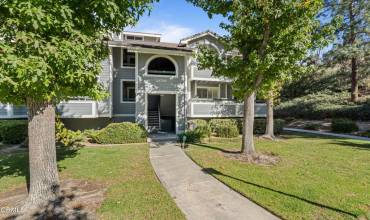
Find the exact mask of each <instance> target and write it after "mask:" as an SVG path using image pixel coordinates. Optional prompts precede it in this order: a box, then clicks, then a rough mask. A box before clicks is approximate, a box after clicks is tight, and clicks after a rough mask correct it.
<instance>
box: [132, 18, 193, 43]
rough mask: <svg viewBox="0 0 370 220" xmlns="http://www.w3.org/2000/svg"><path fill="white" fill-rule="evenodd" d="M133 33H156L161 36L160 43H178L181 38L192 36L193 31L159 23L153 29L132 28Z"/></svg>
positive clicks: (175, 25) (179, 26)
mask: <svg viewBox="0 0 370 220" xmlns="http://www.w3.org/2000/svg"><path fill="white" fill-rule="evenodd" d="M132 30H134V31H140V32H148V33H157V34H162V38H161V41H162V42H173V43H178V42H179V41H180V40H181V39H182V38H184V37H188V36H190V35H192V34H194V32H195V31H194V30H193V29H192V28H189V27H185V26H181V25H177V24H170V23H167V22H159V24H157V26H156V27H155V28H153V27H150V28H140V26H139V27H137V28H133V29H132Z"/></svg>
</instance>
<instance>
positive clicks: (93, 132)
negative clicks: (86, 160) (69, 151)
mask: <svg viewBox="0 0 370 220" xmlns="http://www.w3.org/2000/svg"><path fill="white" fill-rule="evenodd" d="M97 134H98V130H95V129H86V130H84V131H83V133H82V135H83V136H84V137H85V138H87V139H89V140H90V141H94V140H95V137H96V135H97Z"/></svg>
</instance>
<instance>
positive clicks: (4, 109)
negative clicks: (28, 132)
mask: <svg viewBox="0 0 370 220" xmlns="http://www.w3.org/2000/svg"><path fill="white" fill-rule="evenodd" d="M56 111H57V112H58V113H59V114H60V116H61V117H62V118H96V117H98V116H99V113H103V112H105V111H106V110H103V108H99V106H98V103H97V102H95V101H69V102H62V103H60V104H58V105H57V107H56ZM15 118H27V108H26V107H25V106H15V105H9V104H1V103H0V119H15Z"/></svg>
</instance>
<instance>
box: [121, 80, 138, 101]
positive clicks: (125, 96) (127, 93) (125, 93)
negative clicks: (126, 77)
mask: <svg viewBox="0 0 370 220" xmlns="http://www.w3.org/2000/svg"><path fill="white" fill-rule="evenodd" d="M121 83H122V85H121V92H122V102H134V101H135V98H136V91H135V82H134V81H122V82H121Z"/></svg>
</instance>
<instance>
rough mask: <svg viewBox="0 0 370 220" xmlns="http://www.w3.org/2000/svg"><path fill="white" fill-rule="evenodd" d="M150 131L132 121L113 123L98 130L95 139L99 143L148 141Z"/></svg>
mask: <svg viewBox="0 0 370 220" xmlns="http://www.w3.org/2000/svg"><path fill="white" fill-rule="evenodd" d="M147 137H148V133H147V132H146V130H145V129H144V127H143V126H142V125H139V124H136V123H132V122H121V123H111V124H109V125H108V126H107V127H105V128H103V129H101V130H99V131H97V133H96V135H95V136H93V137H92V138H93V141H95V142H96V143H99V144H126V143H142V142H146V139H147Z"/></svg>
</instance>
